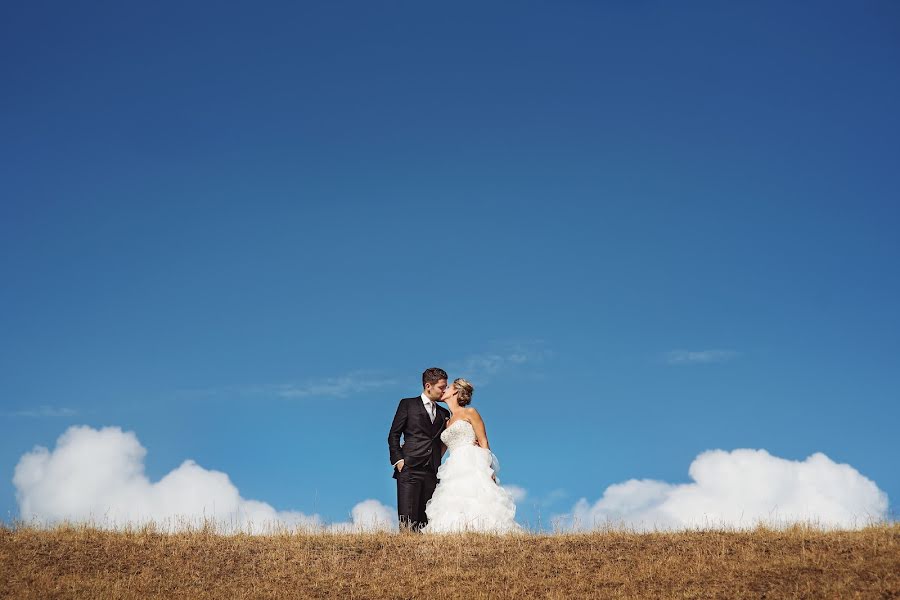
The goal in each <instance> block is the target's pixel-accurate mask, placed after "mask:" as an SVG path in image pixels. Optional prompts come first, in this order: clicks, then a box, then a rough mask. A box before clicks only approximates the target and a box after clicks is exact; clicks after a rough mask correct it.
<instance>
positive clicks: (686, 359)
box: [665, 350, 738, 365]
mask: <svg viewBox="0 0 900 600" xmlns="http://www.w3.org/2000/svg"><path fill="white" fill-rule="evenodd" d="M737 356H738V353H737V352H735V351H734V350H672V351H671V352H667V353H666V356H665V360H666V362H667V363H669V364H670V365H697V364H706V363H721V362H726V361H729V360H731V359H733V358H736V357H737Z"/></svg>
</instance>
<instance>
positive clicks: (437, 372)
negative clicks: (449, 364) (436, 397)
mask: <svg viewBox="0 0 900 600" xmlns="http://www.w3.org/2000/svg"><path fill="white" fill-rule="evenodd" d="M441 379H447V371H445V370H443V369H438V368H437V367H431V368H430V369H425V372H424V373H422V387H425V384H426V383H437V382H438V381H440V380H441Z"/></svg>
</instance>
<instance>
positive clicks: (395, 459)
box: [388, 368, 450, 531]
mask: <svg viewBox="0 0 900 600" xmlns="http://www.w3.org/2000/svg"><path fill="white" fill-rule="evenodd" d="M422 387H423V391H422V395H421V396H415V397H413V398H404V399H402V400H401V401H400V404H399V405H398V406H397V412H396V414H394V422H393V423H391V430H390V432H389V433H388V448H389V449H390V453H391V463H393V465H394V479H396V480H397V514H398V515H399V517H400V528H401V529H402V530H404V531H419V530H420V529H421V528H422V527H423V526H424V525H425V524H426V523H428V517H427V516H426V515H425V504H426V503H427V502H428V500H429V499H431V495H432V494H434V488H435V487H436V486H437V483H438V479H437V470H438V467H440V465H441V456H443V454H444V451H445V450H446V447H444V446H443V444H442V443H441V432H442V431H443V430H444V424H445V423H446V422H447V419H449V418H450V411H449V410H447V409H446V408H444V407H442V406H438V405H437V402H438V401H439V400H440V398H441V396H443V395H444V390H445V389H447V373H446V371H444V370H443V369H438V368H431V369H426V370H425V372H424V373H422ZM401 434H402V435H403V445H402V446H401V445H400V436H401Z"/></svg>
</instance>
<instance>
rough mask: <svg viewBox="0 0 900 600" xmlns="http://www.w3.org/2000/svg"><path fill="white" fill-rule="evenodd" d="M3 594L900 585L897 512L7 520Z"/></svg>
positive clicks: (796, 593)
mask: <svg viewBox="0 0 900 600" xmlns="http://www.w3.org/2000/svg"><path fill="white" fill-rule="evenodd" d="M0 596H2V597H4V598H40V599H45V598H142V599H143V598H198V599H205V598H466V599H469V600H475V599H480V598H566V599H567V600H568V599H576V598H898V597H900V525H897V524H892V525H891V524H886V525H877V526H871V527H868V528H865V529H862V530H859V531H844V532H836V531H830V532H829V531H822V530H816V529H812V528H808V527H794V528H791V529H787V530H784V531H774V530H767V529H757V530H755V531H749V532H739V531H729V532H724V531H691V532H680V533H649V534H638V533H629V532H622V531H606V532H601V533H590V534H570V535H560V534H556V535H538V534H528V535H521V536H506V537H504V536H489V535H478V534H467V535H455V536H423V535H416V534H391V533H371V534H365V533H340V534H336V533H335V534H322V533H319V534H311V533H296V532H295V533H282V534H272V535H256V536H254V535H246V534H237V535H220V534H217V533H215V531H214V530H213V529H210V528H205V529H201V530H198V531H192V532H187V533H162V532H159V531H155V530H154V528H152V527H145V528H141V529H135V530H131V531H120V532H110V531H103V530H100V529H96V528H92V527H88V526H60V527H56V528H53V529H41V528H35V527H27V526H19V525H17V526H13V527H0Z"/></svg>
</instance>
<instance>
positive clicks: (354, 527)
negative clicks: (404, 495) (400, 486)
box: [328, 499, 399, 532]
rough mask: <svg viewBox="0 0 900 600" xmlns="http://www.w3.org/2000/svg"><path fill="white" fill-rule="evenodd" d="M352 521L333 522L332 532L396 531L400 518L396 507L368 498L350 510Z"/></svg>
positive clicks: (330, 527) (330, 528)
mask: <svg viewBox="0 0 900 600" xmlns="http://www.w3.org/2000/svg"><path fill="white" fill-rule="evenodd" d="M350 517H351V521H350V522H342V523H333V524H331V525H330V526H329V528H328V529H329V530H330V531H332V532H360V531H396V530H397V529H398V527H397V523H398V521H399V518H398V516H397V511H396V509H393V508H391V507H389V506H385V505H384V504H382V503H381V502H379V501H378V500H373V499H368V500H363V501H362V502H359V503H357V505H356V506H354V507H353V510H351V511H350Z"/></svg>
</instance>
